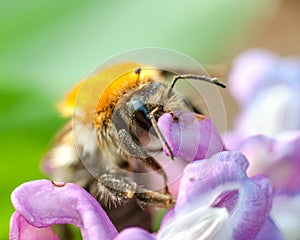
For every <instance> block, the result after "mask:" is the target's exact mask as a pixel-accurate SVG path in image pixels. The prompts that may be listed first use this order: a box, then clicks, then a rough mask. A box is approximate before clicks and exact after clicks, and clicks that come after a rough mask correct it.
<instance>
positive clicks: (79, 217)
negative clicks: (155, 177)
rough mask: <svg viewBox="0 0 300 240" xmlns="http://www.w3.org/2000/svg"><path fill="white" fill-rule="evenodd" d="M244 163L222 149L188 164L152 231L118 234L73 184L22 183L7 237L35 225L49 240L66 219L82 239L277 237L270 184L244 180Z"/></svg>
mask: <svg viewBox="0 0 300 240" xmlns="http://www.w3.org/2000/svg"><path fill="white" fill-rule="evenodd" d="M247 167H248V162H247V159H246V158H245V157H244V156H243V155H242V154H241V153H239V152H222V153H218V154H215V155H214V156H213V157H211V158H210V159H206V160H203V161H195V162H193V163H191V164H189V165H188V166H187V168H186V169H185V172H184V175H183V178H182V180H181V184H180V189H179V196H178V199H177V203H176V205H175V207H174V208H171V209H170V210H169V211H168V212H167V213H166V215H165V216H164V219H163V222H162V224H161V227H160V229H159V231H158V233H157V234H156V235H153V234H150V233H148V232H147V231H145V230H143V229H140V228H129V229H125V230H123V231H122V232H121V233H120V234H119V235H118V236H117V231H116V229H115V227H114V226H113V225H112V223H111V221H110V220H109V218H108V217H107V215H106V214H105V212H104V210H103V209H102V208H101V206H100V205H99V203H98V202H97V201H96V200H95V199H94V198H93V197H92V196H91V195H89V193H87V192H86V191H85V190H83V189H82V188H80V187H79V186H77V185H75V184H70V183H67V184H53V183H52V182H51V181H48V180H38V181H33V182H29V183H25V184H23V185H21V186H20V187H18V188H17V189H15V191H14V192H13V194H12V202H13V205H14V207H15V208H16V213H15V214H14V215H13V216H12V220H11V232H10V239H26V236H24V234H25V233H28V232H29V233H30V234H35V235H37V232H38V231H41V229H40V228H42V230H43V232H45V233H47V234H49V232H50V233H51V234H52V235H53V237H52V238H48V239H58V237H57V236H56V235H55V234H54V233H52V232H51V231H50V230H51V229H49V226H51V225H53V224H65V223H69V224H74V225H75V226H77V227H79V228H80V230H81V233H82V236H83V239H128V238H129V237H131V236H134V237H135V238H132V237H131V238H130V239H170V238H172V237H174V236H176V237H177V239H196V238H199V237H204V236H206V237H207V238H213V237H214V238H220V237H222V239H262V238H257V237H258V236H260V232H262V233H263V234H265V237H266V236H268V237H270V236H273V238H272V239H280V234H279V233H278V231H277V229H276V227H275V225H274V224H273V223H272V221H271V220H270V219H269V211H270V208H271V202H272V194H273V191H272V186H271V184H270V182H269V180H268V179H266V178H264V177H262V176H257V177H254V178H252V179H250V178H248V177H247V176H246V173H245V171H246V169H247ZM24 222H25V223H26V224H24ZM266 227H267V230H265V228H266ZM43 228H44V229H43ZM43 232H42V233H41V234H43ZM271 234H274V235H271ZM35 235H33V236H35ZM40 236H41V235H40ZM42 236H43V235H42ZM245 236H247V237H246V238H245ZM28 239H33V238H28Z"/></svg>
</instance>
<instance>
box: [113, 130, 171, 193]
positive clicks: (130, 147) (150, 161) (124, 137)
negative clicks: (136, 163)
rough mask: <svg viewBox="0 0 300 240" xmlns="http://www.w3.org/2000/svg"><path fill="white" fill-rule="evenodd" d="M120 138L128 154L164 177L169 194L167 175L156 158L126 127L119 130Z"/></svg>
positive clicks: (166, 190) (165, 189) (166, 191)
mask: <svg viewBox="0 0 300 240" xmlns="http://www.w3.org/2000/svg"><path fill="white" fill-rule="evenodd" d="M118 139H119V141H120V145H121V146H120V147H121V149H123V151H125V152H126V153H127V154H128V155H130V156H132V157H134V158H136V159H139V160H141V161H143V162H144V164H145V165H146V166H147V167H149V168H151V169H152V170H154V171H157V173H158V174H159V175H161V176H162V177H163V179H164V185H165V186H164V193H166V194H169V189H168V178H167V175H166V173H165V171H164V170H163V168H162V166H161V165H160V164H159V163H158V162H157V161H156V160H155V158H153V157H151V156H150V155H149V154H148V153H147V152H146V151H145V150H144V149H143V147H142V146H140V145H138V144H137V143H136V142H135V141H134V139H133V138H132V136H131V135H130V134H129V132H127V131H126V130H125V129H121V130H119V132H118Z"/></svg>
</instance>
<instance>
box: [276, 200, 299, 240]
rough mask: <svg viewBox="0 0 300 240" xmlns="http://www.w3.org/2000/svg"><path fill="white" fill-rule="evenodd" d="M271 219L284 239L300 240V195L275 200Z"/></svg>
mask: <svg viewBox="0 0 300 240" xmlns="http://www.w3.org/2000/svg"><path fill="white" fill-rule="evenodd" d="M271 217H272V219H273V220H274V222H275V223H276V225H277V226H278V228H279V229H280V231H281V232H282V234H283V236H284V239H299V229H300V194H298V195H293V196H289V195H283V194H281V195H278V196H276V197H275V198H274V200H273V207H272V211H271Z"/></svg>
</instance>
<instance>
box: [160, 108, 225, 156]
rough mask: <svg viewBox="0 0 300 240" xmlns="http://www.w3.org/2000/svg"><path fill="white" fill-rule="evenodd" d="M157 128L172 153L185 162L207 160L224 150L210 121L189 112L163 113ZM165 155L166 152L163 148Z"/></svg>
mask: <svg viewBox="0 0 300 240" xmlns="http://www.w3.org/2000/svg"><path fill="white" fill-rule="evenodd" d="M158 127H159V128H160V130H161V132H162V134H163V136H164V137H165V138H166V141H167V143H168V145H169V146H170V148H171V150H172V153H173V154H174V156H176V157H180V158H183V159H185V160H187V161H193V160H200V159H204V158H209V157H211V156H212V155H213V154H215V153H217V152H220V151H222V150H224V145H223V142H222V139H221V137H220V135H219V133H218V132H217V130H216V128H215V127H214V125H213V123H212V122H211V120H210V119H209V118H208V117H206V116H203V115H199V114H195V113H190V112H175V113H172V114H170V113H165V114H164V115H162V116H161V117H160V118H159V119H158ZM164 151H165V153H166V154H168V152H167V151H166V149H165V148H164Z"/></svg>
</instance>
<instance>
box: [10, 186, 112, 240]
mask: <svg viewBox="0 0 300 240" xmlns="http://www.w3.org/2000/svg"><path fill="white" fill-rule="evenodd" d="M11 200H12V203H13V205H14V207H15V209H16V210H17V211H18V212H19V213H20V214H21V215H22V216H23V217H24V218H25V219H26V220H27V221H28V222H29V223H30V224H32V225H33V226H35V227H48V226H51V225H53V224H73V225H75V226H77V227H78V228H79V229H80V230H81V234H82V238H83V239H113V238H114V237H115V236H116V235H117V230H116V228H115V227H114V226H113V224H112V223H111V221H110V219H109V218H108V216H107V215H106V213H105V212H104V210H103V209H102V207H101V206H100V204H99V203H98V202H97V201H96V199H95V198H93V197H92V196H91V195H90V194H89V193H88V192H86V191H85V190H84V189H83V188H81V187H79V186H77V185H75V184H72V183H55V184H54V183H53V182H51V181H49V180H37V181H32V182H27V183H24V184H22V185H21V186H19V187H17V188H16V189H15V190H14V191H13V193H12V196H11Z"/></svg>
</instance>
